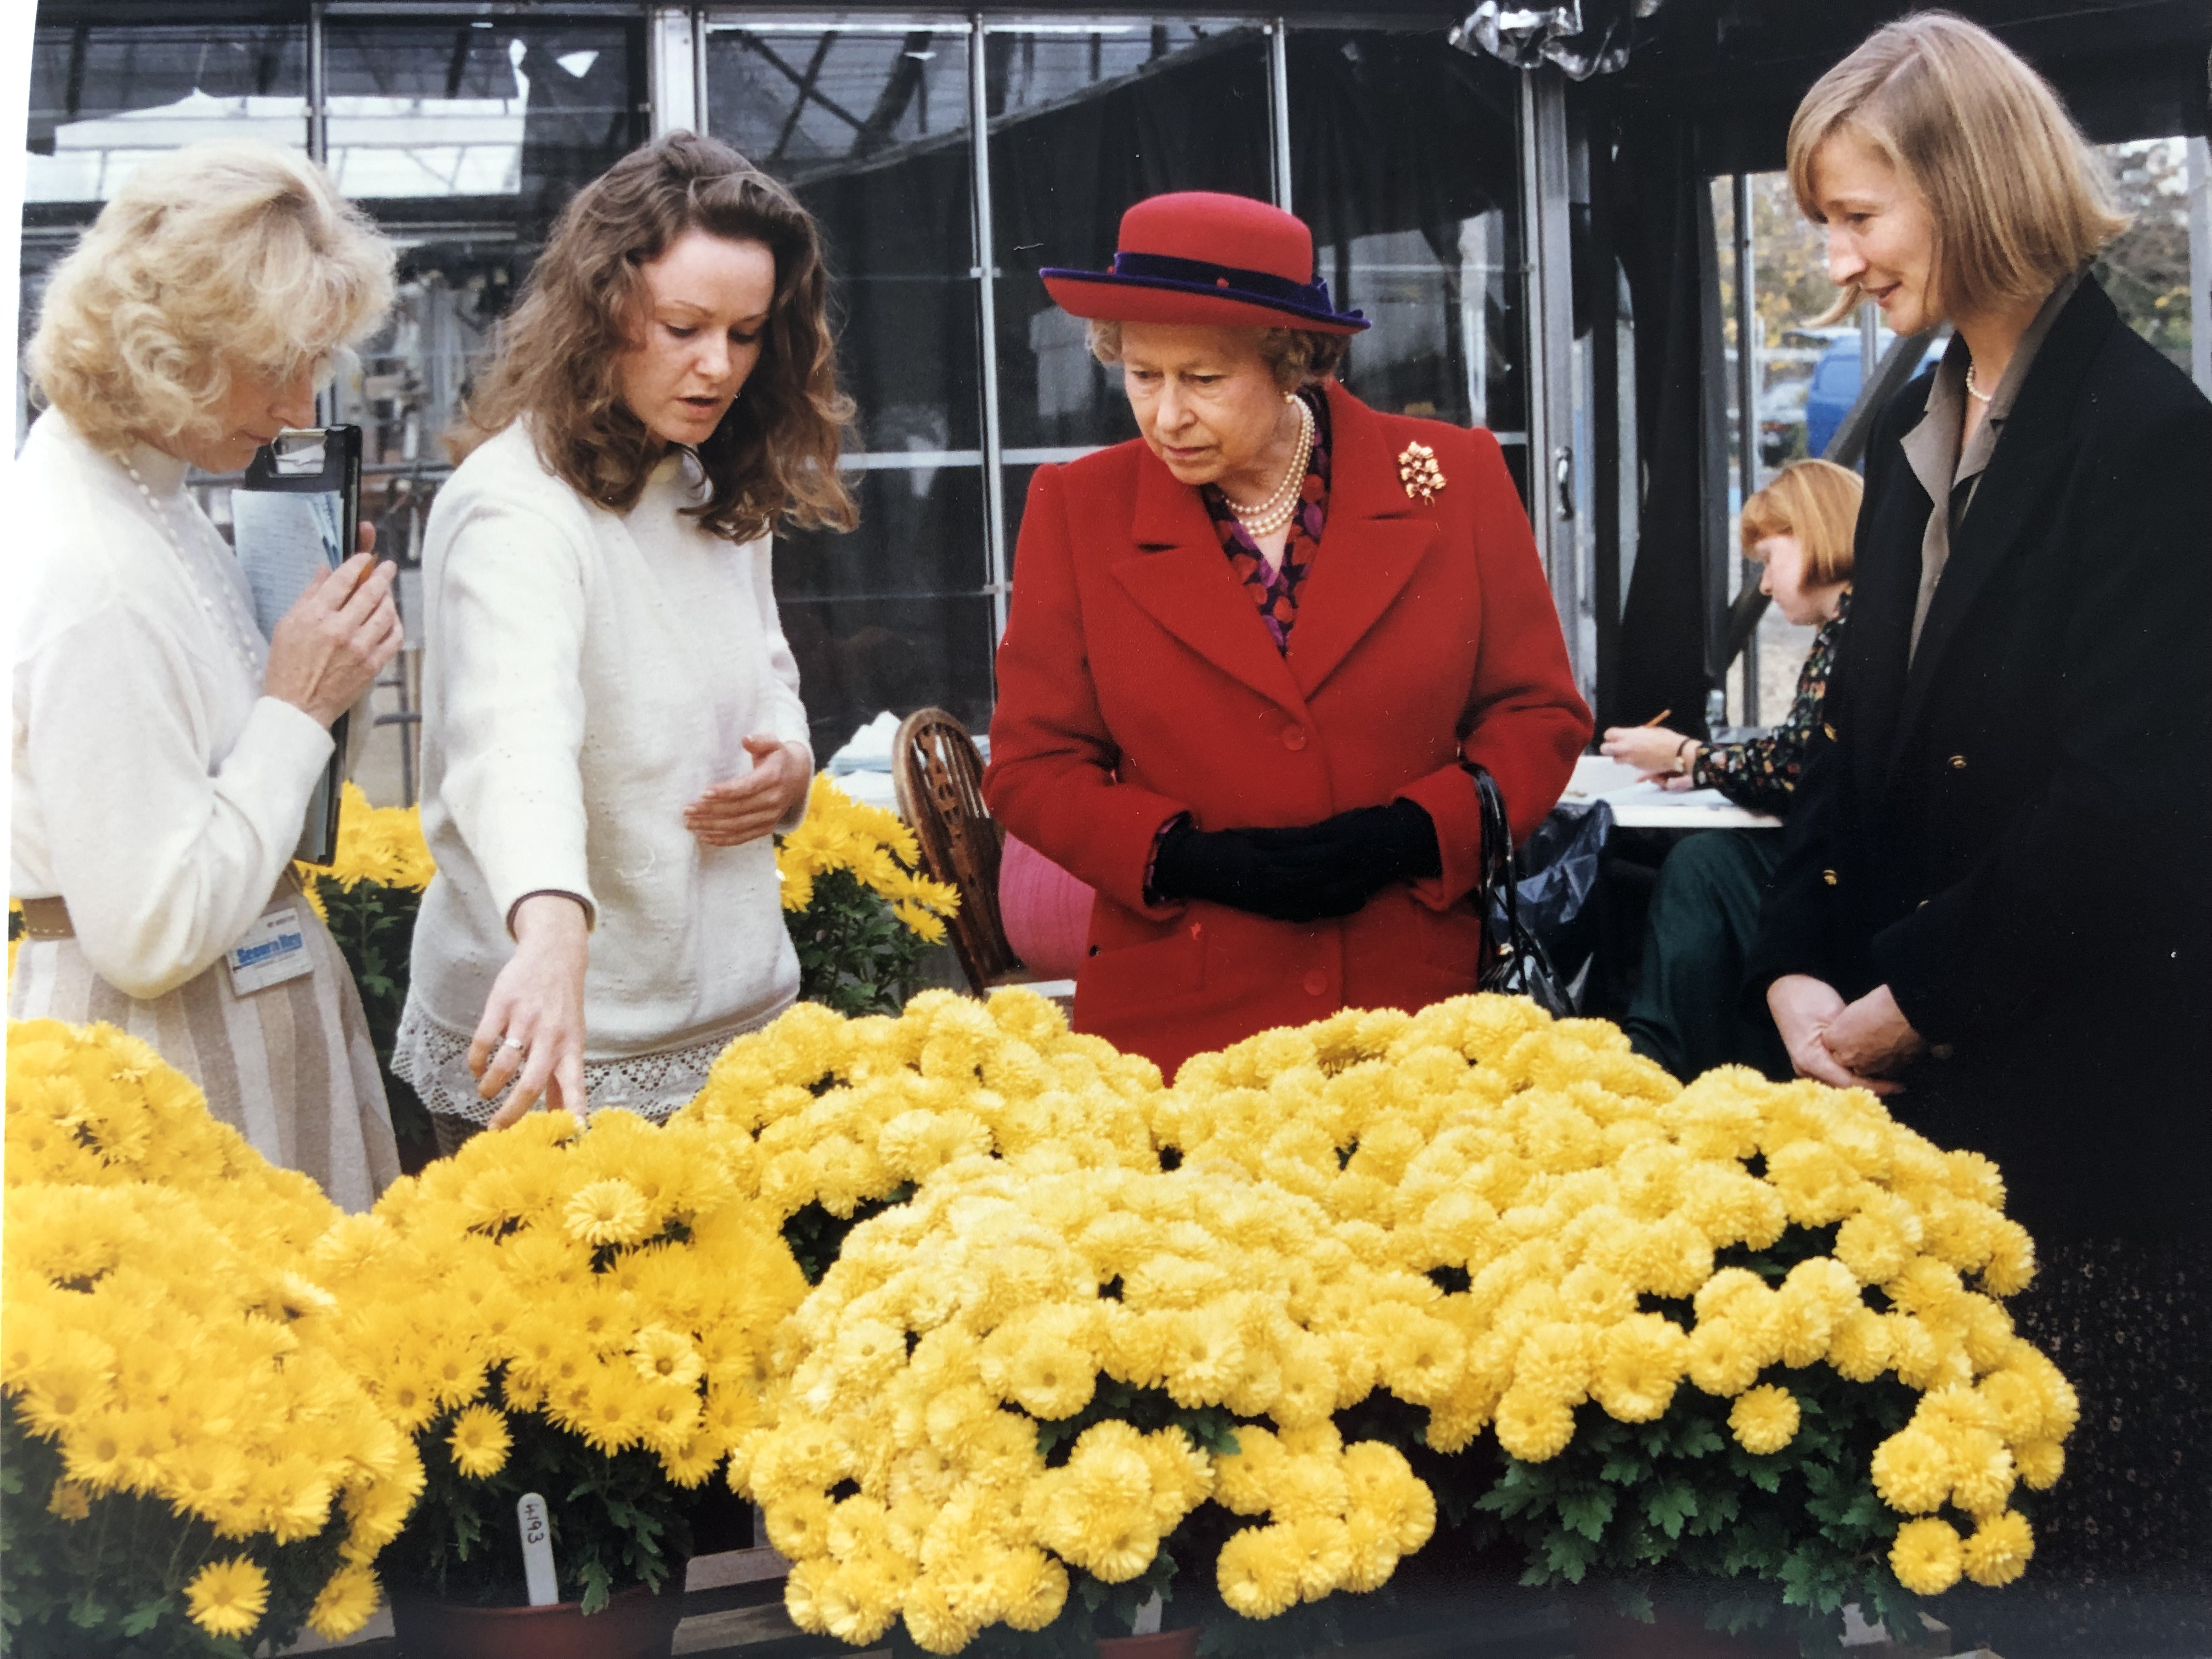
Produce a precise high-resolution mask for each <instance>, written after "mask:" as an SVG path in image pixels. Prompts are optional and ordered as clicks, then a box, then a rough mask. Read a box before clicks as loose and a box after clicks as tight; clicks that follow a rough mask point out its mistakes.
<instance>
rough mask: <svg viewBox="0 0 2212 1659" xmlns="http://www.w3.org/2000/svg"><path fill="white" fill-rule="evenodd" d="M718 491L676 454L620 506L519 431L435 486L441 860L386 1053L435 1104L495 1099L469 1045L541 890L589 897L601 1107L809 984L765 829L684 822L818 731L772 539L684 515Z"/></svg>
mask: <svg viewBox="0 0 2212 1659" xmlns="http://www.w3.org/2000/svg"><path fill="white" fill-rule="evenodd" d="M704 489H705V483H704V479H703V478H702V476H701V474H700V472H699V469H698V465H697V462H696V460H695V459H692V458H691V457H690V454H689V453H684V454H683V455H682V456H681V457H680V458H671V459H669V460H666V461H664V462H663V463H662V464H661V465H660V467H659V469H658V470H657V471H655V472H654V474H653V478H652V481H651V482H650V483H648V484H647V487H646V491H645V494H644V495H643V497H642V498H641V500H640V501H638V503H637V505H636V506H635V507H633V508H631V509H630V510H629V512H628V513H615V512H610V511H608V510H607V509H605V508H604V507H599V506H596V505H594V504H593V503H592V502H591V501H586V499H585V498H584V497H583V496H582V495H580V494H578V493H577V491H575V490H574V489H572V488H570V487H569V486H568V484H566V483H562V481H561V480H560V479H559V478H557V477H555V476H553V475H552V474H551V473H550V472H549V471H547V470H546V469H545V467H544V465H543V464H542V463H541V462H540V461H539V459H538V454H537V452H536V449H535V447H533V445H532V442H531V441H530V438H529V435H528V433H527V430H526V428H524V427H522V426H521V425H519V424H518V425H516V426H513V427H510V428H507V430H506V431H504V432H502V433H501V434H500V435H498V436H496V437H495V438H493V439H491V440H490V441H489V442H487V443H485V444H484V445H483V447H480V448H478V449H477V451H476V452H475V453H473V454H471V456H470V457H469V458H468V459H467V460H465V462H463V463H462V465H460V467H459V469H458V470H457V471H455V472H454V474H453V477H452V478H451V479H450V480H449V481H448V482H447V484H446V486H445V487H444V489H441V491H440V492H439V494H438V500H437V504H436V506H435V507H434V508H433V509H432V511H431V514H430V523H429V528H428V535H427V538H426V541H425V547H424V559H423V594H424V598H425V601H426V611H427V613H428V614H427V617H426V621H427V626H428V639H427V649H426V654H425V657H424V662H423V674H422V787H423V802H422V824H423V830H424V833H425V835H426V836H428V841H429V844H430V851H431V853H432V854H433V855H434V856H435V858H436V860H437V863H438V873H437V876H436V878H435V879H434V880H433V881H432V883H431V884H430V889H429V891H428V893H427V894H425V895H424V896H423V902H422V914H421V917H420V920H419V921H417V923H416V931H415V949H414V969H413V979H412V984H411V987H410V992H409V997H408V1007H407V1012H406V1015H405V1018H404V1021H403V1024H402V1029H401V1034H400V1042H399V1050H400V1052H399V1054H398V1057H397V1060H396V1063H395V1069H396V1070H398V1072H399V1073H400V1075H401V1076H403V1077H406V1078H408V1079H409V1080H410V1082H412V1083H414V1084H415V1085H416V1089H417V1090H418V1091H420V1092H421V1093H422V1095H423V1097H424V1098H425V1100H426V1101H427V1102H428V1103H429V1104H430V1106H431V1107H432V1109H434V1110H443V1111H448V1112H453V1113H457V1114H459V1115H465V1116H471V1117H475V1118H477V1119H479V1120H481V1119H482V1118H483V1117H484V1116H486V1115H489V1107H488V1106H486V1105H483V1104H482V1103H478V1102H477V1100H476V1097H475V1089H474V1085H473V1084H472V1083H471V1081H470V1079H468V1076H467V1073H466V1071H465V1066H463V1064H462V1058H461V1056H462V1053H463V1051H465V1048H466V1046H467V1043H468V1040H469V1037H470V1035H471V1033H472V1032H473V1030H475V1028H476V1024H477V1021H478V1019H480V1018H482V1016H483V1007H484V1003H485V1000H486V999H487V998H488V997H489V994H490V991H491V986H492V981H493V980H494V978H495V976H496V975H498V973H499V970H500V969H501V968H502V967H504V966H505V965H506V963H507V959H508V957H509V956H510V955H511V954H512V952H513V941H512V939H510V937H509V935H508V933H507V917H508V915H510V913H511V912H512V910H513V906H514V904H515V902H516V901H518V900H519V899H520V898H522V897H524V896H526V895H527V894H530V893H532V892H537V891H541V890H557V891H563V892H569V893H574V894H576V895H578V896H580V897H581V898H583V899H584V900H585V901H586V903H587V905H588V906H589V907H590V908H591V910H592V913H593V916H594V923H595V925H594V927H593V931H592V939H591V955H590V966H589V969H588V971H587V973H586V979H585V989H584V1018H585V1029H586V1050H585V1054H586V1081H587V1084H588V1092H589V1096H590V1101H591V1104H592V1107H593V1108H594V1109H597V1108H599V1107H602V1106H610V1105H617V1104H620V1105H624V1106H628V1107H629V1108H631V1109H635V1110H641V1111H645V1112H647V1113H648V1114H650V1115H660V1114H661V1113H664V1112H665V1111H667V1110H670V1109H673V1108H674V1107H675V1106H678V1105H680V1104H681V1103H683V1102H684V1100H685V1099H687V1098H689V1097H690V1094H691V1093H692V1092H693V1091H695V1090H696V1087H697V1086H698V1084H699V1082H700V1081H701V1080H702V1079H703V1077H704V1074H705V1070H706V1066H707V1065H708V1063H709V1062H710V1061H711V1060H713V1058H714V1053H715V1052H716V1051H717V1050H718V1049H719V1048H720V1047H721V1045H722V1044H724V1043H725V1042H727V1041H728V1040H729V1039H730V1038H731V1037H732V1036H735V1035H737V1034H738V1033H739V1032H741V1031H744V1030H749V1029H750V1028H751V1027H753V1026H755V1025H757V1024H761V1023H763V1022H764V1021H765V1020H767V1019H768V1018H772V1017H773V1016H774V1015H775V1013H777V1012H780V1011H781V1009H782V1008H783V1007H784V1006H785V1005H786V1004H787V1003H789V1002H790V1001H791V1000H792V998H793V995H794V994H796V992H797V990H798V986H799V962H798V958H797V957H796V955H795V954H794V953H793V950H792V947H791V941H790V939H789V937H788V935H787V933H785V931H784V926H783V912H782V906H781V899H780V896H779V893H778V888H777V881H776V872H775V848H774V844H773V843H772V842H771V841H770V840H769V838H768V837H767V836H762V837H761V838H759V839H758V840H756V841H753V842H748V843H746V844H745V845H744V846H742V847H726V848H718V847H709V846H708V845H707V844H706V843H704V842H701V841H700V840H699V839H698V838H697V837H696V836H694V835H693V834H692V833H691V832H690V829H686V828H685V827H684V808H685V806H686V805H689V804H690V802H691V801H693V800H694V799H697V797H698V796H699V794H700V793H701V792H702V791H703V790H704V789H705V788H706V787H708V785H709V784H711V783H716V782H721V781H726V780H728V779H731V778H733V777H737V776H739V775H743V774H744V772H746V771H747V770H749V769H750V766H751V760H750V757H749V756H748V755H747V754H746V752H745V749H744V738H745V737H746V736H748V735H749V734H750V733H753V732H770V733H773V734H774V735H775V736H776V737H778V738H781V739H783V740H784V741H786V742H788V743H795V744H799V745H800V746H801V747H805V745H806V742H807V730H806V713H805V708H803V707H802V706H801V704H800V702H799V670H798V666H797V665H796V664H795V663H794V662H793V660H792V655H791V650H790V647H788V646H787V644H786V643H785V642H784V637H783V629H782V625H781V623H780V622H779V621H778V620H777V617H776V610H775V594H774V592H773V591H772V589H771V586H770V583H769V538H767V537H765V536H763V537H762V538H759V539H758V540H757V541H753V542H749V543H746V544H744V545H743V546H738V545H733V544H731V543H729V542H727V541H725V540H722V539H721V538H718V537H715V536H713V535H711V534H709V533H708V532H706V531H705V530H704V529H702V527H701V526H700V525H699V523H698V521H697V520H695V519H691V518H689V517H686V516H684V515H683V513H681V511H680V509H681V508H683V507H685V506H687V505H690V504H692V503H694V502H696V501H700V500H702V499H703V498H704ZM809 752H810V754H811V750H810V751H809ZM804 815H805V805H804V803H801V805H799V806H798V807H796V808H794V809H793V812H792V814H791V816H790V817H789V820H788V821H787V823H785V824H783V825H782V826H781V828H784V829H789V828H792V827H794V826H795V825H796V824H797V823H798V821H799V818H800V817H803V816H804Z"/></svg>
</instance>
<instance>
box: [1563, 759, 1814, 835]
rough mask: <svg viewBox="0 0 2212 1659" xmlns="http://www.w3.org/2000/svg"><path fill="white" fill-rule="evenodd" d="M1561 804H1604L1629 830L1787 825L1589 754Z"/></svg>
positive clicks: (1713, 793)
mask: <svg viewBox="0 0 2212 1659" xmlns="http://www.w3.org/2000/svg"><path fill="white" fill-rule="evenodd" d="M1559 800H1560V804H1561V805H1565V804H1566V803H1568V802H1570V801H1593V800H1601V801H1603V802H1604V803H1605V804H1606V805H1607V806H1609V807H1611V808H1612V809H1613V822H1614V823H1617V824H1619V825H1620V827H1621V828H1622V829H1780V828H1781V827H1782V820H1781V819H1780V818H1778V817H1775V816H1774V815H1773V814H1772V813H1771V812H1754V811H1751V810H1750V809H1749V808H1747V807H1742V806H1738V805H1736V804H1735V802H1734V801H1732V800H1730V799H1729V798H1728V797H1727V796H1726V795H1723V793H1721V792H1720V791H1719V790H1717V789H1692V790H1688V791H1686V792H1685V793H1680V794H1675V793H1670V792H1669V791H1668V790H1665V789H1662V788H1661V787H1659V786H1658V785H1657V784H1656V783H1645V782H1644V781H1643V780H1642V774H1640V773H1639V772H1638V770H1637V769H1636V768H1634V767H1632V766H1630V765H1627V764H1626V763H1623V762H1620V761H1617V760H1612V759H1608V758H1607V757H1605V756H1603V755H1584V756H1583V757H1581V758H1580V759H1578V760H1577V761H1576V762H1575V775H1574V776H1573V777H1572V778H1571V779H1570V780H1569V781H1568V783H1567V792H1566V793H1565V794H1564V795H1562V796H1560V797H1559Z"/></svg>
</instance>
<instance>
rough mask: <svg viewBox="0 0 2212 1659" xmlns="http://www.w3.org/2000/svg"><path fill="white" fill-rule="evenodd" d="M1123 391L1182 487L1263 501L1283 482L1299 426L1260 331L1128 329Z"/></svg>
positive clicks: (1123, 350)
mask: <svg viewBox="0 0 2212 1659" xmlns="http://www.w3.org/2000/svg"><path fill="white" fill-rule="evenodd" d="M1121 384H1122V386H1124V387H1125V388H1126V389H1127V392H1128V394H1129V407H1130V409H1131V410H1133V411H1134V413H1135V415H1136V416H1137V430H1138V431H1139V433H1141V434H1143V435H1144V440H1145V442H1146V444H1147V445H1149V446H1150V447H1151V449H1152V453H1153V454H1155V455H1157V456H1158V457H1159V458H1160V459H1162V460H1163V461H1164V462H1166V463H1167V468H1168V471H1170V472H1172V473H1174V474H1175V476H1176V482H1177V483H1186V484H1208V483H1210V484H1218V485H1220V486H1221V488H1222V489H1223V491H1224V492H1225V493H1226V494H1227V495H1229V497H1230V498H1231V500H1232V501H1237V500H1242V501H1261V500H1264V499H1265V498H1266V497H1267V494H1268V492H1269V491H1271V490H1273V489H1274V488H1275V486H1276V485H1277V484H1278V483H1281V482H1282V472H1283V469H1284V468H1285V466H1286V465H1288V464H1289V462H1288V456H1289V454H1290V453H1291V449H1292V447H1294V446H1295V444H1296V442H1297V431H1298V420H1297V415H1296V413H1295V412H1293V411H1292V410H1291V407H1290V405H1289V404H1287V403H1286V402H1285V400H1284V398H1283V389H1282V387H1281V386H1279V385H1277V384H1276V381H1275V375H1274V371H1273V370H1272V369H1271V368H1268V367H1267V359H1266V358H1264V357H1262V356H1261V355H1260V336H1259V331H1258V330H1257V329H1249V328H1203V327H1191V326H1187V325H1182V324H1169V323H1124V324H1122V325H1121Z"/></svg>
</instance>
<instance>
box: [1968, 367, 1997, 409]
mask: <svg viewBox="0 0 2212 1659" xmlns="http://www.w3.org/2000/svg"><path fill="white" fill-rule="evenodd" d="M1966 391H1967V392H1968V393H1969V394H1970V395H1971V396H1972V397H1975V398H1980V399H1981V400H1982V402H1984V403H1985V404H1986V403H1990V402H1993V401H1995V399H1996V395H1997V394H1996V392H1984V391H1983V390H1982V389H1981V387H1979V386H1976V385H1975V384H1974V366H1973V365H1972V363H1968V364H1967V365H1966Z"/></svg>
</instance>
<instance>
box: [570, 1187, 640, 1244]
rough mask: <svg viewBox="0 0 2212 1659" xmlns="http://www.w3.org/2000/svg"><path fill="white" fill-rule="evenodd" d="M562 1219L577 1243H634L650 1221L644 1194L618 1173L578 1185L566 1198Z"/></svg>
mask: <svg viewBox="0 0 2212 1659" xmlns="http://www.w3.org/2000/svg"><path fill="white" fill-rule="evenodd" d="M563 1220H564V1221H565V1223H566V1225H567V1226H568V1236H569V1237H571V1238H574V1239H575V1240H577V1241H578V1242H579V1243H584V1244H590V1245H593V1246H598V1245H602V1244H635V1243H637V1241H638V1240H639V1239H641V1238H642V1237H645V1235H646V1231H647V1228H648V1227H650V1226H651V1225H652V1222H653V1212H652V1210H651V1208H650V1207H649V1206H647V1203H646V1201H645V1194H643V1193H641V1192H640V1191H638V1189H637V1188H635V1187H634V1186H633V1185H631V1184H630V1183H629V1182H627V1181H625V1180H623V1178H622V1177H621V1176H609V1177H607V1178H606V1179H605V1180H603V1181H594V1182H589V1183H587V1184H586V1185H585V1186H582V1187H579V1188H577V1189H576V1191H575V1193H574V1195H573V1196H571V1197H570V1199H569V1200H568V1209H567V1211H566V1212H564V1215H563Z"/></svg>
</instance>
